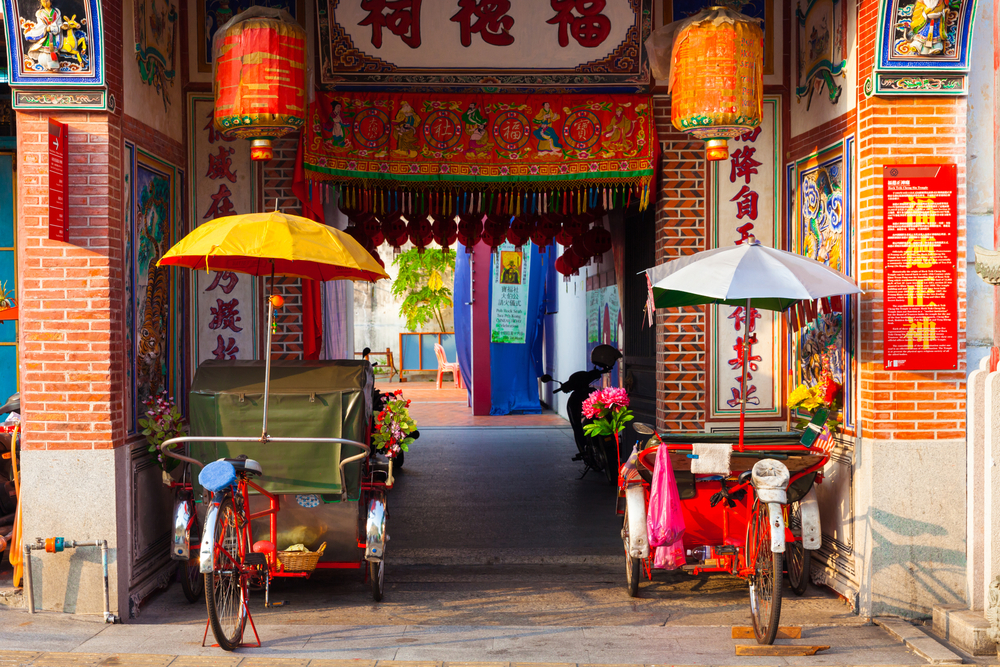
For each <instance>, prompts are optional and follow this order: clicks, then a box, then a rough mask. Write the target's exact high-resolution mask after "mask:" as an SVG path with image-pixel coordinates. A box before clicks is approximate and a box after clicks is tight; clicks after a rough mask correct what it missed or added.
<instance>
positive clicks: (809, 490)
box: [620, 413, 829, 644]
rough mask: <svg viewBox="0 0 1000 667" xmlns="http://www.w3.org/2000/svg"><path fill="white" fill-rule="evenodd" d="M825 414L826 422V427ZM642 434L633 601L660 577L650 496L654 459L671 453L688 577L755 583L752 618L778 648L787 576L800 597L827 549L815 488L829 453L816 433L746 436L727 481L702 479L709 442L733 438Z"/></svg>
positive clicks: (626, 510) (629, 544)
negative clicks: (701, 456)
mask: <svg viewBox="0 0 1000 667" xmlns="http://www.w3.org/2000/svg"><path fill="white" fill-rule="evenodd" d="M825 416H826V415H825V413H824V414H823V415H822V418H823V419H825ZM634 428H635V430H636V432H638V433H642V434H645V435H648V436H649V439H648V440H647V441H646V443H645V445H644V448H643V449H642V450H641V451H640V452H639V456H638V465H637V468H638V472H639V475H640V477H641V481H640V482H637V483H634V484H631V485H627V480H624V479H622V480H620V483H621V484H622V485H623V486H625V498H626V501H625V504H624V507H623V508H621V510H620V513H622V514H624V516H625V518H624V522H623V525H622V541H623V542H624V545H625V574H626V582H627V587H628V594H629V595H630V596H635V595H637V594H638V588H639V579H640V577H641V575H642V574H643V572H644V573H645V575H646V577H647V578H648V579H650V580H652V578H653V567H652V566H653V551H652V549H651V548H650V546H649V541H648V538H647V530H646V512H647V506H648V501H649V489H650V483H651V481H652V473H653V469H654V464H655V461H656V455H657V452H658V449H659V448H660V447H667V448H668V452H669V454H670V462H671V464H672V466H673V471H674V477H675V479H676V484H677V491H678V493H679V496H680V499H681V509H682V514H683V517H684V534H683V537H682V538H681V539H682V541H683V548H684V550H685V553H686V556H687V558H686V563H685V564H683V565H682V566H681V568H680V569H682V570H683V571H685V572H688V573H690V574H692V575H698V574H701V573H703V572H727V573H730V574H734V575H736V576H738V577H741V578H743V579H747V580H748V581H749V583H750V615H751V619H752V624H753V629H754V635H755V636H756V638H757V641H758V642H759V643H761V644H770V643H772V642H773V641H774V638H775V635H776V633H777V630H778V620H779V617H780V615H781V589H782V585H781V584H782V575H783V574H784V572H785V571H786V569H787V572H788V578H789V582H790V584H791V587H792V590H793V591H794V592H795V593H796V594H797V595H802V594H803V593H804V592H805V590H806V586H807V585H808V581H809V567H810V552H811V551H814V550H816V549H818V548H819V547H820V545H821V532H820V524H819V509H818V507H817V504H816V491H815V490H814V488H813V484H814V483H820V482H822V480H823V473H822V472H821V471H822V469H823V466H825V465H826V462H827V459H828V458H829V452H828V451H827V450H826V449H824V448H822V447H819V446H815V443H812V444H803V442H810V440H812V439H813V438H814V436H815V433H816V431H814V430H811V429H810V430H808V431H807V432H806V433H807V434H808V435H807V436H806V437H804V438H801V437H800V436H801V434H799V433H794V432H789V433H762V434H747V435H746V436H745V441H744V445H743V447H742V449H741V448H739V447H738V446H736V447H734V448H733V451H732V452H731V459H730V461H731V464H730V465H731V472H730V474H727V475H722V474H716V475H695V474H693V473H692V472H691V461H692V459H691V458H690V457H692V456H697V454H694V452H697V451H699V446H700V445H701V444H702V443H725V442H731V441H732V436H724V435H719V434H706V433H687V434H671V435H662V436H659V435H656V434H655V433H654V432H653V430H652V429H651V428H650V427H648V426H646V425H644V424H635V425H634Z"/></svg>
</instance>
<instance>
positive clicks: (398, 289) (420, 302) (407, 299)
mask: <svg viewBox="0 0 1000 667" xmlns="http://www.w3.org/2000/svg"><path fill="white" fill-rule="evenodd" d="M392 263H393V264H394V265H395V266H396V267H397V268H398V269H399V274H398V275H397V276H396V280H394V281H393V283H392V294H393V296H395V297H397V298H398V297H402V298H403V303H402V305H400V307H399V314H400V315H402V316H403V317H405V318H406V328H407V329H409V330H410V331H420V329H421V328H423V326H424V325H425V324H427V323H428V322H431V321H433V322H434V323H435V325H436V326H437V328H438V331H447V329H446V325H445V321H444V311H445V310H447V309H448V308H451V306H452V305H453V302H452V299H451V289H450V288H449V287H447V285H448V284H450V283H451V276H452V275H454V273H455V253H454V251H451V252H444V251H443V250H441V249H439V248H426V249H424V251H423V252H420V251H418V250H417V249H416V248H411V249H410V250H407V251H405V252H401V253H400V254H399V255H397V256H396V258H395V259H394V260H392Z"/></svg>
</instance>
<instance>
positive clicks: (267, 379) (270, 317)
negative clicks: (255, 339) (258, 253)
mask: <svg viewBox="0 0 1000 667" xmlns="http://www.w3.org/2000/svg"><path fill="white" fill-rule="evenodd" d="M271 288H272V289H273V288H274V276H273V274H272V276H271ZM273 322H274V302H272V301H271V299H270V298H268V300H267V350H265V352H264V355H265V357H264V358H265V362H264V426H263V430H262V432H261V434H260V441H261V442H267V440H268V437H267V394H268V391H269V390H270V388H271V330H272V329H273V328H274V327H273Z"/></svg>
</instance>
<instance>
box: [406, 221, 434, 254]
mask: <svg viewBox="0 0 1000 667" xmlns="http://www.w3.org/2000/svg"><path fill="white" fill-rule="evenodd" d="M406 231H407V232H408V234H409V237H410V243H412V244H413V245H415V246H417V248H423V247H425V246H426V245H427V244H428V243H430V242H431V241H432V240H433V239H434V231H433V230H432V229H431V223H430V220H428V219H427V218H425V217H419V218H414V219H413V220H411V221H410V224H408V225H407V226H406Z"/></svg>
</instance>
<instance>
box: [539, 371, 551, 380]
mask: <svg viewBox="0 0 1000 667" xmlns="http://www.w3.org/2000/svg"><path fill="white" fill-rule="evenodd" d="M541 379H542V382H552V376H551V375H549V374H548V373H546V374H545V375H543V376H542V378H541Z"/></svg>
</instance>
